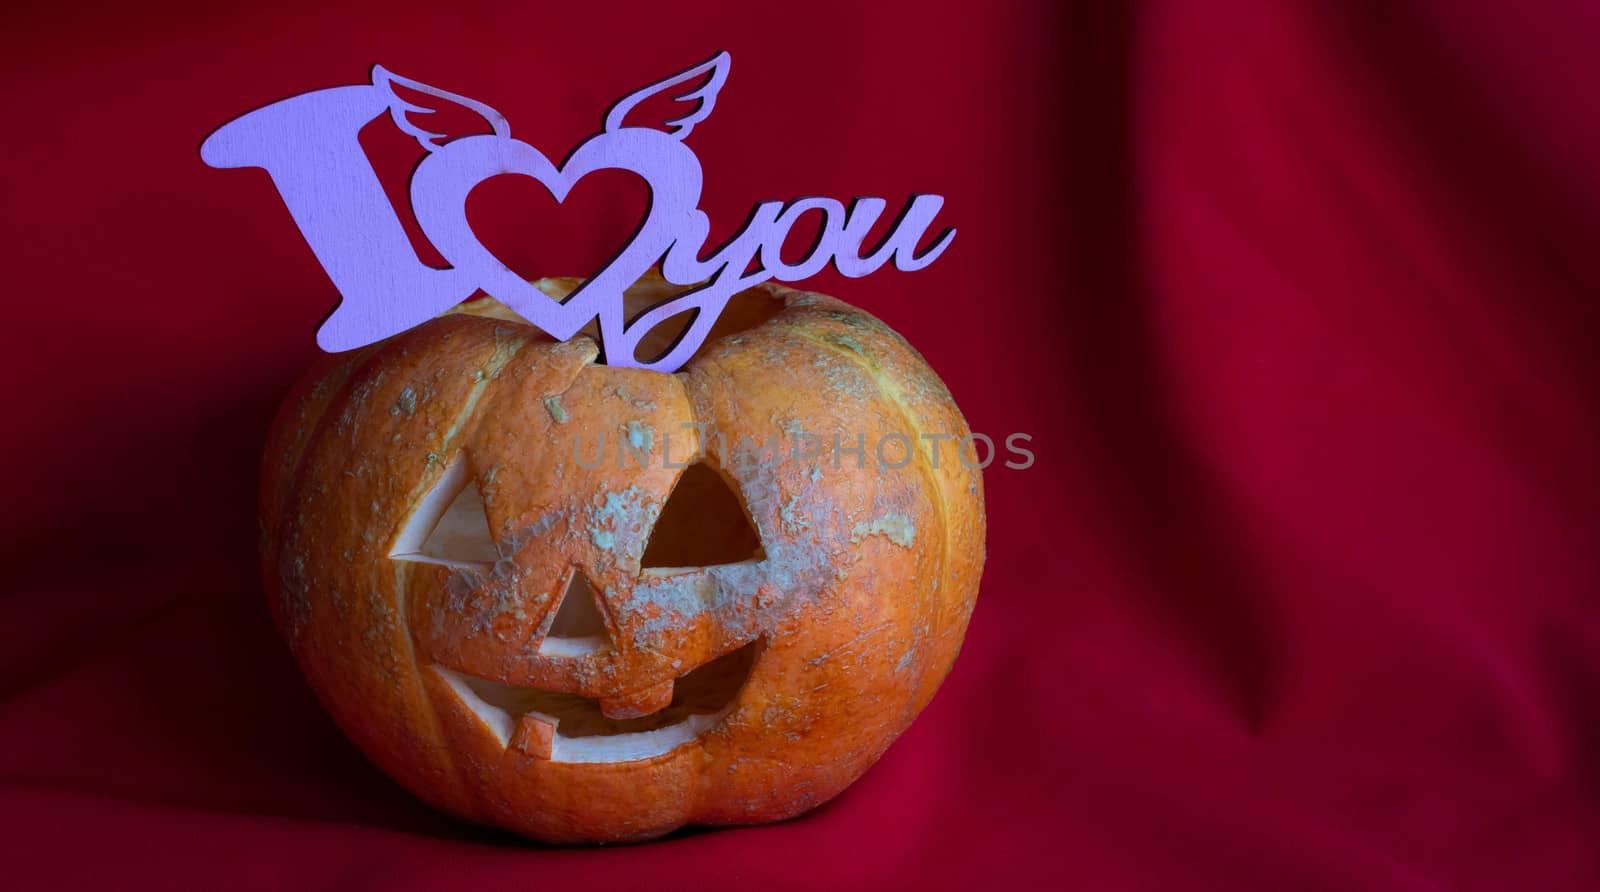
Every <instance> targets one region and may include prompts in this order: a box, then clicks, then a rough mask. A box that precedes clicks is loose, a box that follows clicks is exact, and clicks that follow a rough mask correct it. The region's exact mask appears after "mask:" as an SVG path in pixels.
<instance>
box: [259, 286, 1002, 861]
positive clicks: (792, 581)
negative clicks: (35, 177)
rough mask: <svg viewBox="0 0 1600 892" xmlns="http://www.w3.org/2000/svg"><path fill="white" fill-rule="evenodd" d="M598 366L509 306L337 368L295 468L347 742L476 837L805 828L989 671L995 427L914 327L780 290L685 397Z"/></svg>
mask: <svg viewBox="0 0 1600 892" xmlns="http://www.w3.org/2000/svg"><path fill="white" fill-rule="evenodd" d="M538 284H539V287H540V288H541V289H543V290H544V291H545V292H546V293H548V294H550V295H551V296H552V297H553V298H556V299H560V298H561V297H563V296H565V295H566V294H567V293H568V292H570V290H571V289H572V288H573V287H575V285H576V284H577V283H576V281H574V280H552V279H546V280H542V281H540V282H539V283H538ZM670 289H671V286H669V285H667V284H666V283H665V282H663V281H661V280H659V279H648V280H646V281H644V282H641V283H640V284H639V285H637V286H635V287H634V288H633V289H631V290H630V291H629V293H628V295H627V296H628V299H629V301H630V302H632V303H636V304H648V303H653V302H656V301H658V300H660V299H662V298H663V297H664V296H665V295H666V294H667V293H669V291H670ZM661 339H668V340H670V333H666V332H663V333H662V334H661V335H659V336H658V341H660V342H659V343H657V344H656V347H658V348H664V346H665V340H661ZM642 349H649V348H648V347H644V348H642ZM597 354H598V348H597V346H596V343H595V341H594V340H593V339H591V338H588V337H583V336H579V337H577V338H574V339H573V340H570V341H566V342H560V343H558V342H555V341H553V340H551V339H550V338H548V337H546V336H544V335H542V334H541V333H539V332H538V331H537V330H536V329H534V328H533V327H531V326H529V325H526V324H525V323H521V322H519V321H518V320H517V319H516V317H515V316H513V315H511V314H510V313H509V312H508V311H506V310H505V309H504V308H503V307H501V306H500V305H498V304H495V303H493V302H492V301H490V300H488V299H484V300H480V301H477V302H474V303H470V304H467V305H464V306H463V307H461V308H458V309H457V310H456V311H453V312H451V313H448V314H446V315H444V316H441V317H439V318H438V319H435V320H433V321H431V322H429V323H426V324H424V325H422V326H420V327H418V328H415V329H413V330H411V331H408V332H405V333H403V334H400V335H397V336H395V337H393V338H390V339H389V340H387V341H384V342H382V343H379V344H376V345H373V346H371V347H368V348H364V349H362V350H358V351H353V352H351V353H347V354H339V355H334V356H328V357H324V358H323V359H322V360H321V361H320V364H319V365H318V366H317V367H316V368H313V369H312V370H311V371H310V372H308V374H307V375H306V376H305V378H304V379H303V380H302V381H301V382H300V384H299V385H297V387H296V389H295V391H294V393H292V394H291V395H290V397H289V399H288V401H287V402H286V403H285V405H284V408H283V409H282V411H281V412H280V414H279V417H278V419H277V422H276V423H275V425H274V428H273V432H272V435H271V438H270V441H269V445H268V449H267V454H266V457H265V463H264V472H263V479H262V497H263V503H262V530H263V543H262V553H263V561H264V569H265V578H266V582H267V588H268V591H269V596H270V600H271V603H272V607H273V614H274V618H275V620H276V621H277V623H278V625H279V628H280V629H281V631H282V632H283V635H284V637H285V638H286V640H287V641H288V643H289V645H290V647H291V649H292V650H293V652H294V655H295V657H296V659H297V660H298V662H299V663H300V665H301V667H302V668H303V669H304V671H305V674H306V676H307V678H308V679H309V681H310V684H311V686H312V688H313V689H314V690H315V691H316V693H317V695H318V696H319V697H320V698H321V700H322V701H323V703H324V704H325V705H326V707H327V708H328V710H329V711H330V712H331V713H332V715H333V717H334V718H335V720H336V721H337V722H338V723H339V725H340V726H341V727H342V728H343V729H344V731H345V732H346V733H347V734H348V735H349V736H350V737H351V738H352V739H353V740H354V741H355V742H356V744H357V745H359V746H360V747H361V749H362V750H364V751H365V752H366V753H367V754H368V755H369V756H370V757H371V758H372V759H373V760H375V761H376V762H377V764H378V765H379V766H381V767H382V768H383V769H384V770H385V771H387V772H388V773H389V774H391V775H392V776H393V777H395V778H396V779H397V780H399V781H400V782H401V783H402V784H404V785H405V786H406V787H408V788H409V789H411V790H412V791H414V792H415V793H416V794H417V795H419V796H421V797H422V798H424V799H426V800H427V801H429V802H431V803H433V804H435V805H437V806H439V807H441V808H443V809H446V810H448V811H450V812H453V813H456V814H458V815H462V816H464V817H466V818H469V819H472V820H476V821H480V822H484V823H488V824H495V825H499V826H502V827H505V828H508V829H510V830H512V831H515V832H518V833H522V834H525V835H528V836H532V837H535V838H538V839H542V840H548V841H555V842H605V841H622V840H640V839H648V838H651V837H655V836H659V835H661V834H664V833H667V832H669V831H671V830H673V829H675V828H678V827H681V826H684V825H685V824H702V825H726V824H743V823H757V822H766V821H775V820H781V819H784V818H788V817H791V816H794V815H797V814H799V813H801V812H803V811H805V810H807V809H809V808H812V807H814V806H816V805H818V804H820V803H822V802H824V801H826V800H828V799H829V798H831V797H833V796H834V795H836V794H837V793H839V792H840V791H841V790H843V789H844V788H845V787H846V786H848V785H849V784H850V783H851V782H852V781H854V780H855V779H856V778H857V777H859V776H860V775H861V773H862V772H864V771H865V770H866V769H867V768H868V767H869V766H870V765H871V764H872V763H873V762H874V761H875V760H877V759H878V757H879V756H880V755H882V754H883V752H884V751H885V749H886V748H887V747H888V746H889V744H890V743H891V742H892V741H893V740H894V738H895V737H896V736H897V735H899V734H900V733H901V731H903V730H904V729H905V728H906V727H907V725H908V724H909V723H910V722H911V720H912V719H913V718H914V717H915V716H916V715H917V713H918V712H919V711H921V709H922V708H923V707H924V706H925V705H926V704H927V703H928V701H929V699H930V698H931V697H932V696H933V693H934V691H935V689H936V688H937V687H938V686H939V684H940V682H941V681H942V680H943V679H944V677H945V675H946V673H947V672H948V671H949V669H950V667H951V664H952V662H953V661H954V659H955V656H956V653H957V651H958V649H959V647H960V644H961V640H962V636H963V634H964V632H965V630H966V625H967V620H968V617H969V616H970V614H971V611H972V606H973V601H974V598H975V597H976V594H977V587H978V578H979V574H980V572H981V570H982V565H983V556H984V518H983V496H982V481H981V480H980V477H979V472H978V471H977V470H976V469H975V468H974V467H971V466H970V464H969V462H968V461H963V460H962V457H961V456H960V455H958V453H957V450H958V448H959V446H958V444H959V441H960V440H961V439H962V438H963V437H965V436H966V435H967V434H968V429H967V426H966V423H965V421H964V420H963V419H962V417H961V414H960V412H959V411H958V410H957V409H956V407H955V405H954V403H953V402H952V401H951V398H950V395H949V392H948V391H947V390H946V389H945V387H944V385H943V384H942V383H941V382H940V381H939V379H938V378H937V376H935V375H934V373H933V372H932V370H931V369H929V367H928V366H927V364H926V363H925V362H924V361H923V359H922V358H921V356H919V355H918V354H917V353H916V352H915V351H914V350H913V349H911V348H910V347H909V346H908V345H907V344H906V342H905V341H904V340H902V339H901V338H900V337H899V336H898V335H896V334H895V333H894V332H892V331H891V330H889V329H888V328H887V327H886V326H884V325H883V324H882V323H881V322H879V321H877V320H876V319H874V318H872V317H871V316H869V315H867V314H866V313H864V312H861V311H860V310H857V309H855V308H853V307H851V306H849V305H847V304H845V303H842V302H840V301H837V300H835V299H832V298H828V297H824V296H822V295H818V294H813V293H808V292H801V291H795V290H791V289H787V288H782V287H778V286H762V287H760V288H756V289H752V290H751V291H748V292H745V293H744V294H741V295H740V296H738V297H737V298H736V299H735V301H734V302H733V303H732V304H730V306H729V308H728V310H727V311H726V312H725V313H724V315H723V316H722V318H721V319H720V320H719V321H718V323H717V326H716V328H715V329H714V330H713V332H712V335H711V337H709V338H708V339H707V341H706V343H705V345H704V346H703V347H702V348H700V350H699V351H698V352H697V354H696V355H695V357H694V358H693V359H692V360H691V361H690V362H689V363H688V365H687V366H685V367H684V369H683V370H682V371H680V372H678V373H676V374H665V373H661V372H655V371H647V370H643V369H636V368H622V367H614V366H608V365H603V364H599V363H598V362H597V361H596V360H597ZM940 447H942V449H941V448H940ZM969 451H970V450H969Z"/></svg>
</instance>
